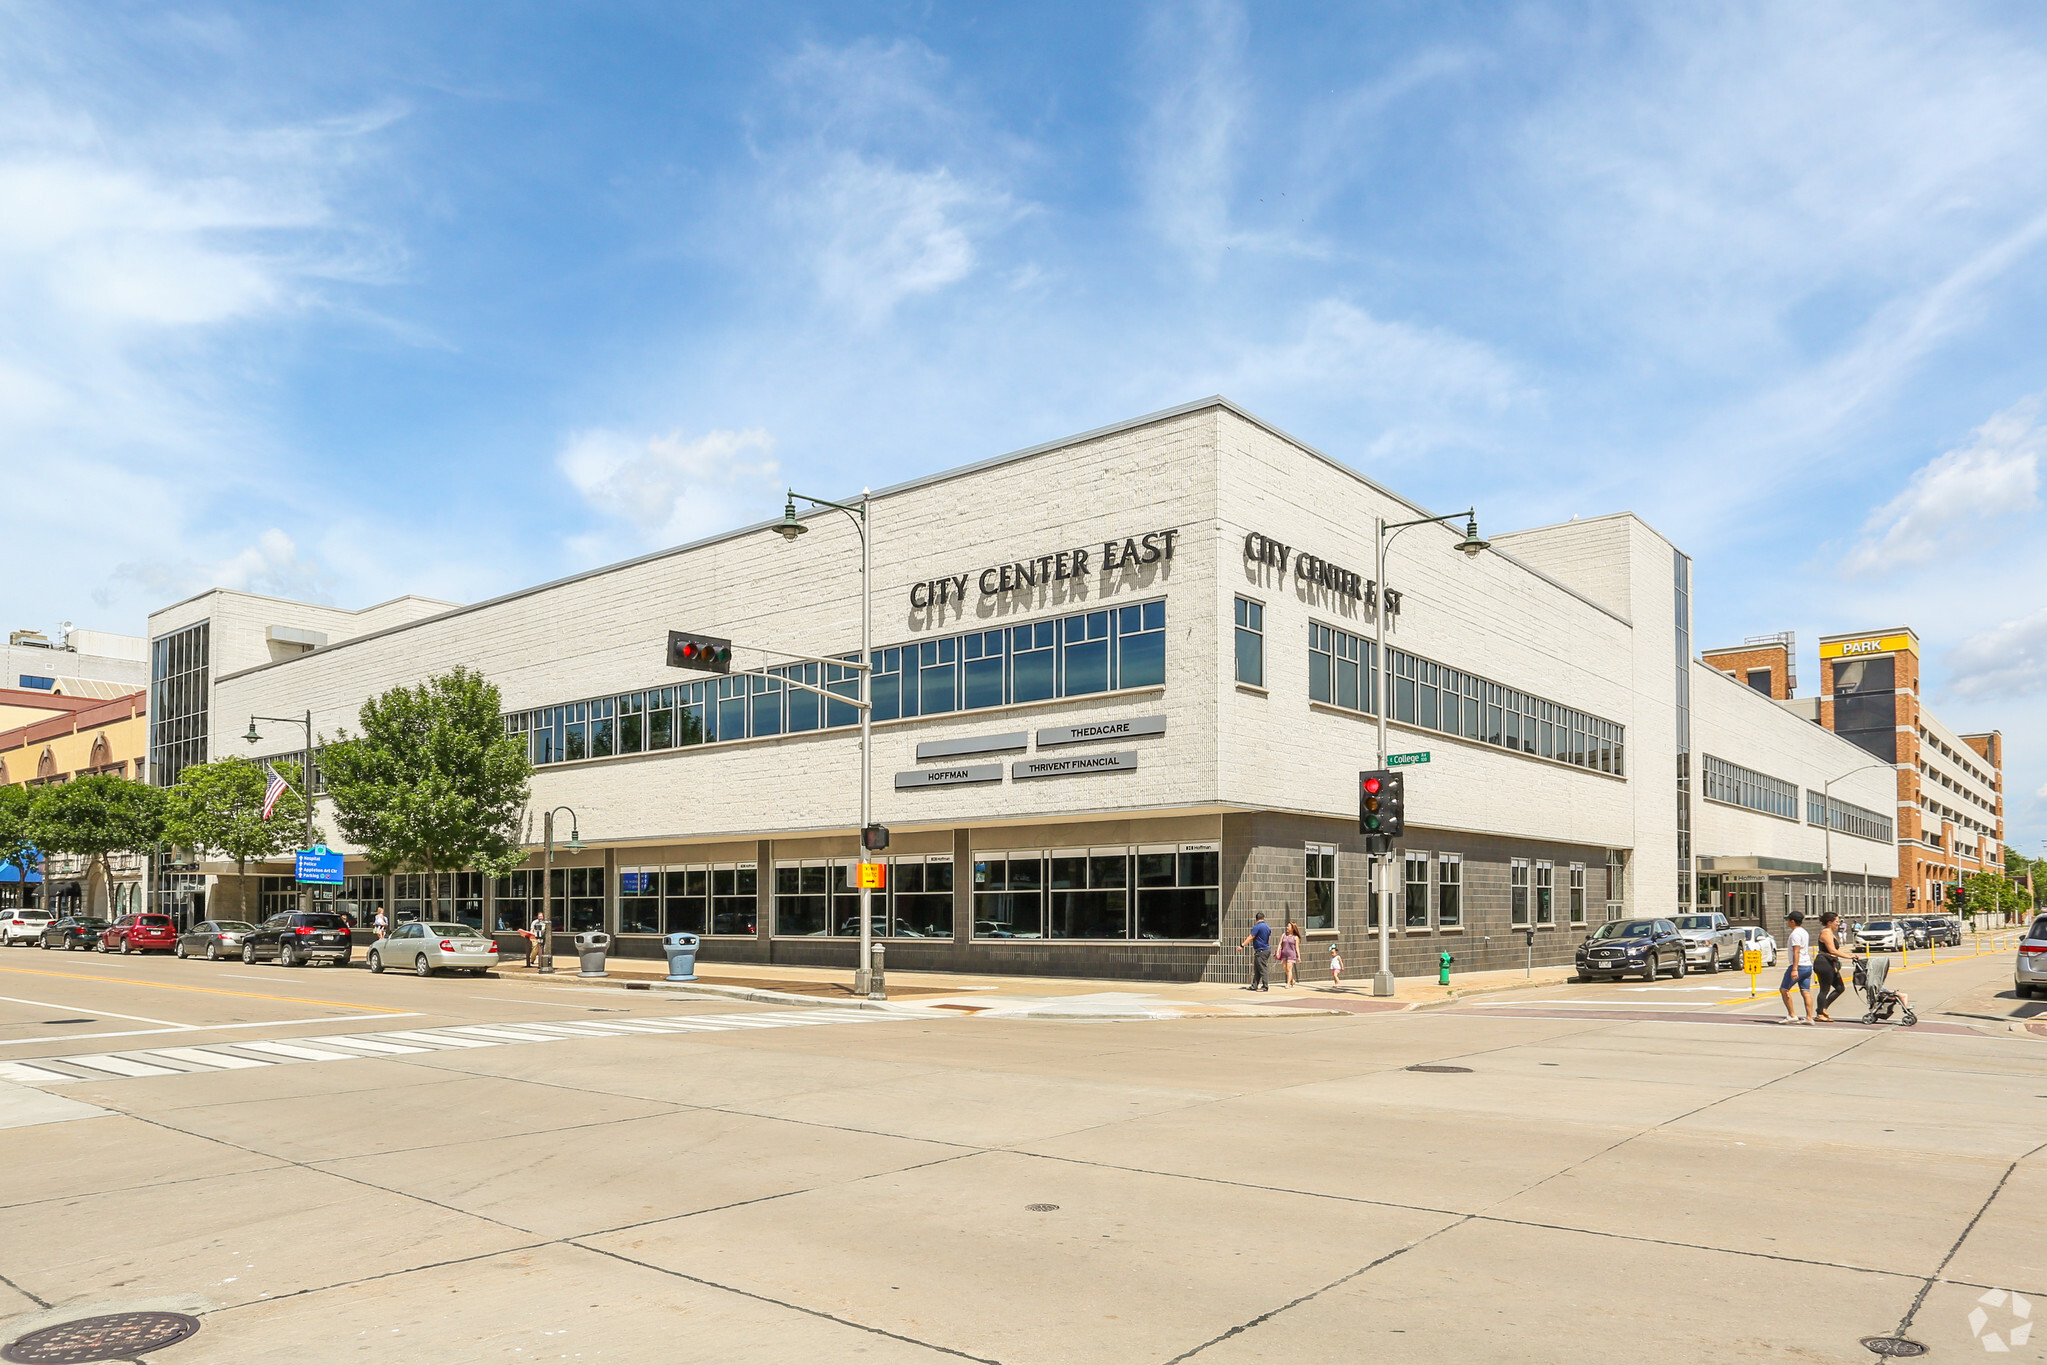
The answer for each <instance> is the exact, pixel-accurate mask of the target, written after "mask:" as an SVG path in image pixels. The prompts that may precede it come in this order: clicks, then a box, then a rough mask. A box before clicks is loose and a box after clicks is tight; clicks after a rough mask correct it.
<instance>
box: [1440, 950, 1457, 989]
mask: <svg viewBox="0 0 2047 1365" xmlns="http://www.w3.org/2000/svg"><path fill="white" fill-rule="evenodd" d="M1456 960H1457V959H1456V958H1454V957H1452V956H1450V954H1448V953H1445V954H1443V961H1442V963H1441V965H1439V966H1438V967H1437V968H1436V984H1437V985H1438V986H1447V985H1449V984H1450V964H1451V963H1453V962H1455V961H1456Z"/></svg>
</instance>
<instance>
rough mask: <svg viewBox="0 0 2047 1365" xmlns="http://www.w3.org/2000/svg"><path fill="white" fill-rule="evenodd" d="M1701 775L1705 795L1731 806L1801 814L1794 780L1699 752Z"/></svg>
mask: <svg viewBox="0 0 2047 1365" xmlns="http://www.w3.org/2000/svg"><path fill="white" fill-rule="evenodd" d="M1700 763H1701V766H1700V776H1701V777H1702V778H1703V779H1704V784H1705V785H1704V793H1703V794H1704V796H1705V798H1706V799H1707V800H1708V801H1719V802H1722V803H1724V804H1726V805H1730V806H1744V807H1746V808H1748V809H1749V810H1759V811H1761V812H1763V813H1764V814H1765V815H1776V816H1781V817H1783V818H1784V819H1786V820H1796V819H1797V818H1798V787H1797V785H1796V784H1795V783H1791V782H1786V781H1783V780H1782V779H1780V778H1775V777H1771V776H1769V775H1768V774H1766V773H1759V772H1757V771H1755V770H1754V769H1752V768H1744V767H1742V766H1741V765H1739V764H1736V763H1729V762H1728V761H1727V760H1726V759H1722V758H1715V757H1713V755H1711V754H1702V755H1700Z"/></svg>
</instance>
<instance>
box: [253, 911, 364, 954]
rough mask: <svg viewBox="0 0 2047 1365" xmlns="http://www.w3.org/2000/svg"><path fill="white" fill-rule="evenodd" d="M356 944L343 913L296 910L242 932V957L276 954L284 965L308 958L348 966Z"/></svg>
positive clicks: (274, 916) (275, 916)
mask: <svg viewBox="0 0 2047 1365" xmlns="http://www.w3.org/2000/svg"><path fill="white" fill-rule="evenodd" d="M354 944H355V939H354V936H353V935H352V934H350V933H349V931H348V921H347V920H345V919H343V918H342V917H341V916H339V915H332V914H325V913H321V912H319V911H314V912H311V913H303V914H302V913H300V912H299V911H296V910H294V911H291V912H289V913H287V914H282V915H272V916H271V917H270V918H269V919H266V920H264V921H263V922H262V923H261V924H259V925H257V926H256V927H255V928H254V929H251V930H250V931H249V932H248V933H246V934H244V935H242V961H244V962H248V963H256V962H261V961H262V960H263V959H264V958H266V957H274V958H276V959H277V965H278V966H280V967H303V966H305V965H306V964H307V963H308V962H332V963H334V964H335V965H336V966H340V967H346V966H347V965H348V954H349V950H350V949H351V948H353V947H354Z"/></svg>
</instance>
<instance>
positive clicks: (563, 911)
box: [554, 867, 604, 934]
mask: <svg viewBox="0 0 2047 1365" xmlns="http://www.w3.org/2000/svg"><path fill="white" fill-rule="evenodd" d="M603 927H604V869H603V868H601V867H558V868H556V869H555V870H554V928H555V932H556V933H562V932H567V933H571V934H583V933H589V932H591V931H593V930H598V929H602V928H603Z"/></svg>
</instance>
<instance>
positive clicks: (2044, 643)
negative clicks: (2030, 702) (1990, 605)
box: [1944, 607, 2047, 698]
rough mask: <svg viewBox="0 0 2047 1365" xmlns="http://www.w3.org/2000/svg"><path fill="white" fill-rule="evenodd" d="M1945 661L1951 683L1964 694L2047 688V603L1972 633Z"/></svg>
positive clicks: (2023, 693)
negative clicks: (2013, 618) (2028, 612)
mask: <svg viewBox="0 0 2047 1365" xmlns="http://www.w3.org/2000/svg"><path fill="white" fill-rule="evenodd" d="M1944 662H1945V664H1946V666H1947V669H1948V675H1949V677H1948V686H1949V687H1950V688H1951V689H1952V690H1953V691H1955V692H1957V693H1959V694H1960V695H1962V696H1964V697H1971V698H1991V697H2022V696H2027V695H2029V694H2031V693H2035V692H2039V691H2042V690H2047V607H2042V608H2040V609H2039V610H2038V611H2035V612H2033V613H2031V614H2030V615H2027V616H2021V617H2019V618H2017V619H2016V620H2011V621H2005V622H2002V623H2000V624H1999V625H1996V626H1993V627H1991V628H1990V629H1989V630H1985V631H1979V632H1977V633H1976V634H1974V635H1971V636H1970V637H1969V638H1968V639H1966V640H1964V641H1962V643H1960V644H1959V645H1956V646H1955V647H1954V648H1953V649H1952V650H1950V651H1949V652H1948V655H1947V658H1946V659H1945V660H1944Z"/></svg>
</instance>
